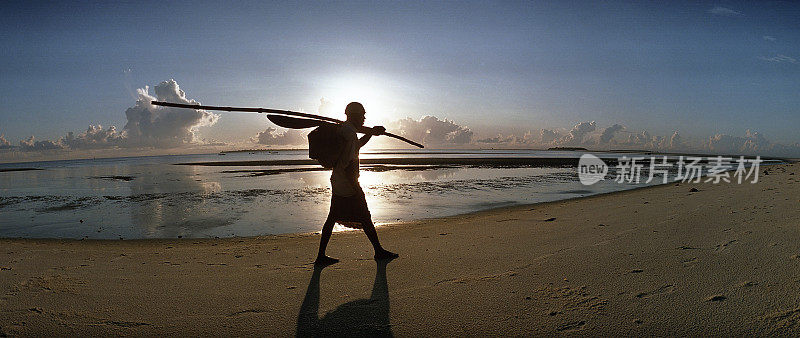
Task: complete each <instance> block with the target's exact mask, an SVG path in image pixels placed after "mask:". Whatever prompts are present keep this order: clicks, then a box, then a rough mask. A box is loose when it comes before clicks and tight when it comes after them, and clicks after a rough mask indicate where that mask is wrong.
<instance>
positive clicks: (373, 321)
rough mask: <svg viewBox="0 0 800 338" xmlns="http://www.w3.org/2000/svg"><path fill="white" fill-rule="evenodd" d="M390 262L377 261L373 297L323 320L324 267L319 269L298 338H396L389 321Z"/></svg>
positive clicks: (308, 291)
mask: <svg viewBox="0 0 800 338" xmlns="http://www.w3.org/2000/svg"><path fill="white" fill-rule="evenodd" d="M389 262H390V260H381V261H377V262H376V265H377V267H376V270H375V281H374V282H373V284H372V294H371V295H370V297H369V298H367V299H358V300H354V301H351V302H347V303H345V304H342V305H339V306H338V307H337V308H336V309H335V310H333V311H331V312H328V313H326V314H325V315H324V316H322V317H321V318H320V317H319V302H320V279H321V274H322V270H323V269H324V266H315V267H314V272H313V274H312V275H311V280H310V281H309V282H308V288H307V289H306V296H305V298H304V299H303V304H302V305H301V306H300V313H299V314H298V315H297V332H296V336H297V337H318V336H341V337H345V336H347V337H376V336H377V337H387V336H392V327H391V323H390V318H389V285H388V282H387V280H386V265H387V264H389Z"/></svg>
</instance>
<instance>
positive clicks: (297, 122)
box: [267, 114, 330, 129]
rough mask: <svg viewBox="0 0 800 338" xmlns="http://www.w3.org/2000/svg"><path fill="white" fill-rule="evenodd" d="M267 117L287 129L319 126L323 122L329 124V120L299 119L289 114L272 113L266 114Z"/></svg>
mask: <svg viewBox="0 0 800 338" xmlns="http://www.w3.org/2000/svg"><path fill="white" fill-rule="evenodd" d="M267 119H269V120H270V122H272V123H274V124H276V125H277V126H279V127H283V128H289V129H306V128H314V127H319V126H321V125H323V124H330V123H329V122H325V121H320V120H312V119H301V118H297V117H289V116H283V115H274V114H268V115H267Z"/></svg>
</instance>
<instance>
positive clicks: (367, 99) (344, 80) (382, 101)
mask: <svg viewBox="0 0 800 338" xmlns="http://www.w3.org/2000/svg"><path fill="white" fill-rule="evenodd" d="M322 96H323V97H324V98H325V99H326V100H328V101H330V104H331V108H332V109H333V113H334V114H341V113H342V112H344V108H345V106H347V104H348V103H350V102H361V104H363V105H364V108H365V109H366V110H367V115H366V118H367V119H366V121H365V122H364V124H365V125H367V126H374V125H383V124H386V123H388V122H389V121H390V120H391V119H393V118H396V117H395V116H394V115H395V114H394V108H393V107H391V104H390V101H391V93H389V92H388V91H387V90H386V89H385V87H384V86H383V85H382V83H381V81H380V80H378V79H376V78H374V77H363V76H362V77H341V78H337V79H335V80H333V81H331V83H330V85H329V86H327V88H326V90H325V93H323V95H322Z"/></svg>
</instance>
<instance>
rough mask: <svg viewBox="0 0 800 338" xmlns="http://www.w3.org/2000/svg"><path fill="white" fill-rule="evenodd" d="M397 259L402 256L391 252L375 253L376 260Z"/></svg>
mask: <svg viewBox="0 0 800 338" xmlns="http://www.w3.org/2000/svg"><path fill="white" fill-rule="evenodd" d="M397 257H400V255H398V254H396V253H394V252H391V251H389V250H381V251H378V252H376V253H375V260H383V259H395V258H397Z"/></svg>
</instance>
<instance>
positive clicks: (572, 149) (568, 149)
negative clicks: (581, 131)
mask: <svg viewBox="0 0 800 338" xmlns="http://www.w3.org/2000/svg"><path fill="white" fill-rule="evenodd" d="M547 150H565V151H589V149H586V148H582V147H550V148H547Z"/></svg>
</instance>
